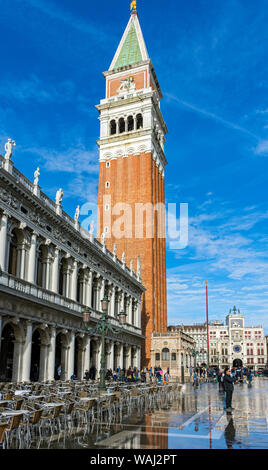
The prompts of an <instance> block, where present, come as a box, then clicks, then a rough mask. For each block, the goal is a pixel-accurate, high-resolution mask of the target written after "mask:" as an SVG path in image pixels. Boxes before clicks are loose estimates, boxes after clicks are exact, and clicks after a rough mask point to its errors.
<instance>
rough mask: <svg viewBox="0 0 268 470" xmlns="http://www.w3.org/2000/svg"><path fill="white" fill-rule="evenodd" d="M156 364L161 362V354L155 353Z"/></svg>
mask: <svg viewBox="0 0 268 470" xmlns="http://www.w3.org/2000/svg"><path fill="white" fill-rule="evenodd" d="M155 360H156V362H158V361H160V353H155Z"/></svg>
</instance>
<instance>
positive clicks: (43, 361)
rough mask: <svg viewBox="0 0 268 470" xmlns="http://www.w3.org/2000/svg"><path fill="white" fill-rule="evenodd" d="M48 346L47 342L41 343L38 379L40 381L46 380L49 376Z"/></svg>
mask: <svg viewBox="0 0 268 470" xmlns="http://www.w3.org/2000/svg"><path fill="white" fill-rule="evenodd" d="M48 346H49V345H48V344H47V343H43V342H42V343H41V348H40V362H39V379H38V380H39V382H45V380H46V377H47V362H48ZM52 380H53V379H52Z"/></svg>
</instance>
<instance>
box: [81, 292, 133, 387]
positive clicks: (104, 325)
mask: <svg viewBox="0 0 268 470" xmlns="http://www.w3.org/2000/svg"><path fill="white" fill-rule="evenodd" d="M108 307H109V299H108V297H107V296H106V295H105V296H104V298H103V299H102V301H101V308H102V318H101V319H100V320H98V322H97V325H96V328H90V327H89V322H90V309H89V308H88V307H86V308H85V310H83V312H82V314H83V323H84V325H85V327H86V328H87V330H88V331H90V332H91V333H100V334H101V369H100V383H99V393H100V392H105V390H106V385H105V375H106V360H105V336H106V335H107V333H108V332H109V331H111V332H112V333H114V334H118V333H120V332H122V331H123V330H122V329H121V328H113V327H112V325H110V324H109V323H108ZM125 317H126V314H125V312H121V313H120V314H119V321H120V324H122V325H123V324H125V323H126V318H125ZM121 318H122V320H121ZM123 318H124V320H123Z"/></svg>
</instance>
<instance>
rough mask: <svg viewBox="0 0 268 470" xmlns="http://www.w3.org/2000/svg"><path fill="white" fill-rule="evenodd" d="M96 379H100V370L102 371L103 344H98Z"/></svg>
mask: <svg viewBox="0 0 268 470" xmlns="http://www.w3.org/2000/svg"><path fill="white" fill-rule="evenodd" d="M96 369H97V374H96V379H99V378H100V370H101V342H100V341H99V342H98V343H97V354H96Z"/></svg>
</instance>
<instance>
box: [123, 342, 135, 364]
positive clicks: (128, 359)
mask: <svg viewBox="0 0 268 470" xmlns="http://www.w3.org/2000/svg"><path fill="white" fill-rule="evenodd" d="M125 352H126V354H125V360H126V366H125V367H126V369H128V368H129V366H131V367H132V366H133V364H131V346H129V345H126V346H125Z"/></svg>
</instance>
